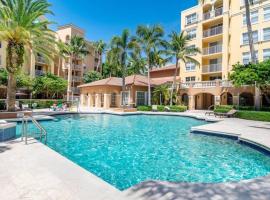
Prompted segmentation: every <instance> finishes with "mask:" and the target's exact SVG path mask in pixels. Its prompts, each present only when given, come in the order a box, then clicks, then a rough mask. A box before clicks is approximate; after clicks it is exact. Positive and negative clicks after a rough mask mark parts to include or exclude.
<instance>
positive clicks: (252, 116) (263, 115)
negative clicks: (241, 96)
mask: <svg viewBox="0 0 270 200" xmlns="http://www.w3.org/2000/svg"><path fill="white" fill-rule="evenodd" d="M236 117H237V118H240V119H247V120H256V121H266V122H270V112H259V111H238V112H237V113H236Z"/></svg>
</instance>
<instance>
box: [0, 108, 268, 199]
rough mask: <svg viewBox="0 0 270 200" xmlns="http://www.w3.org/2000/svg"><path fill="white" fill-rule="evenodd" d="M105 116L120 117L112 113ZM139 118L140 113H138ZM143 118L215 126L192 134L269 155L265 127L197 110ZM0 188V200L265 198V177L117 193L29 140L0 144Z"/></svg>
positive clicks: (148, 185)
mask: <svg viewBox="0 0 270 200" xmlns="http://www.w3.org/2000/svg"><path fill="white" fill-rule="evenodd" d="M107 112H108V111H106V113H107ZM87 113H88V112H87ZM100 113H104V112H103V111H102V112H100ZM56 114H57V113H56ZM110 114H121V115H125V114H124V113H114V112H110ZM129 114H130V113H129ZM140 114H145V113H144V112H140ZM146 114H155V115H179V116H188V117H195V118H198V119H203V118H205V119H206V120H208V121H219V122H217V123H210V124H207V125H202V126H198V127H193V128H192V131H194V132H195V133H202V134H209V133H211V134H212V133H215V134H216V135H220V136H224V135H229V136H233V137H234V138H236V139H239V140H240V141H246V142H248V143H253V144H256V145H259V146H260V147H262V148H264V149H266V150H270V123H269V122H256V121H247V120H241V119H219V118H214V117H213V116H211V117H208V116H207V117H206V116H205V115H204V112H202V111H196V112H186V113H181V114H176V113H173V114H172V113H146ZM221 148H222V147H221ZM0 185H1V190H0V199H3V200H11V199H12V200H13V199H14V200H15V199H31V200H32V199H33V200H39V199H44V200H45V199H49V200H51V199H57V200H58V199H61V200H62V199H63V200H65V199H67V200H69V199H70V200H71V199H72V200H73V199H75V200H77V199H78V200H79V199H80V200H89V199H91V200H92V199H93V200H182V199H190V200H191V199H192V200H193V199H195V200H196V199H205V200H206V199H207V200H208V199H213V200H219V199H229V200H234V199H243V200H249V199H254V200H264V199H265V200H266V199H270V175H269V176H266V177H262V178H258V179H252V180H245V181H240V182H236V183H221V184H192V183H169V182H161V181H146V182H143V183H140V184H138V185H136V186H133V187H131V188H129V189H127V190H125V191H123V192H121V191H119V190H117V189H116V188H114V187H113V186H111V185H109V184H108V183H106V182H105V181H103V180H101V179H100V178H98V177H96V176H95V175H93V174H91V173H90V172H88V171H86V170H84V169H83V168H81V167H79V166H78V165H76V164H74V163H73V162H71V161H69V160H68V159H67V158H65V157H63V156H61V155H60V154H58V153H57V152H55V151H53V150H51V149H50V148H48V147H47V146H45V145H43V144H41V143H38V142H36V141H35V140H32V142H30V144H29V145H24V143H22V142H20V140H19V139H17V140H13V141H10V142H5V143H0Z"/></svg>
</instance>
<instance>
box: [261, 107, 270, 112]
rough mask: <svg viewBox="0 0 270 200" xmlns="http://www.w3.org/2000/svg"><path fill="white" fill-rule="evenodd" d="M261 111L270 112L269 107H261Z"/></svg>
mask: <svg viewBox="0 0 270 200" xmlns="http://www.w3.org/2000/svg"><path fill="white" fill-rule="evenodd" d="M261 111H266V112H270V107H262V108H261Z"/></svg>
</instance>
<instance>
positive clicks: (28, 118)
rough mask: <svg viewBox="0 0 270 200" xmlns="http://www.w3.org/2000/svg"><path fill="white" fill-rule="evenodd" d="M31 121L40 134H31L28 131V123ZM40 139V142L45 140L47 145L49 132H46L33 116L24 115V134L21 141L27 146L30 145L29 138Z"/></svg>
mask: <svg viewBox="0 0 270 200" xmlns="http://www.w3.org/2000/svg"><path fill="white" fill-rule="evenodd" d="M29 121H31V122H32V123H33V124H34V125H35V126H36V127H37V128H38V130H39V133H29V130H28V122H29ZM29 137H30V138H39V140H40V142H42V139H43V138H44V143H45V144H47V132H46V130H45V129H44V128H43V127H42V126H41V125H40V123H39V122H38V121H37V120H36V119H35V118H33V117H32V116H28V115H27V116H26V115H24V116H23V118H22V134H21V141H25V144H27V143H28V138H29Z"/></svg>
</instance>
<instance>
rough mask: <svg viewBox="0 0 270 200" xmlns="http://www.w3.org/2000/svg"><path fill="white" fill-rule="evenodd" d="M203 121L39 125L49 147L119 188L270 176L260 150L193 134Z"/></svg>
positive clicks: (69, 119) (77, 119) (101, 117)
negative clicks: (46, 137) (152, 183)
mask: <svg viewBox="0 0 270 200" xmlns="http://www.w3.org/2000/svg"><path fill="white" fill-rule="evenodd" d="M205 123H206V122H204V121H199V120H195V119H192V118H185V117H176V116H157V115H154V116H149V115H130V116H117V115H107V114H89V115H86V114H85V115H62V116H56V120H55V121H43V122H41V124H42V126H44V127H45V129H46V130H47V132H48V146H49V147H50V148H52V149H54V150H55V151H57V152H58V153H60V154H62V155H63V156H65V157H67V158H68V159H70V160H72V161H73V162H75V163H76V164H78V165H80V166H81V167H83V168H85V169H86V170H88V171H90V172H91V173H93V174H95V175H97V176H98V177H100V178H102V179H103V180H105V181H107V182H108V183H110V184H112V185H114V186H115V187H116V188H118V189H120V190H124V189H127V188H129V187H131V186H133V185H135V184H138V183H141V182H144V181H147V180H163V181H173V182H203V183H216V182H228V181H239V180H243V179H250V178H255V177H260V176H265V175H267V174H269V172H270V157H268V156H266V155H264V154H262V153H261V152H258V151H256V150H254V149H252V148H249V147H247V146H244V145H241V144H238V143H237V141H234V140H230V139H225V138H220V137H213V136H206V135H197V134H190V133H189V132H190V128H191V127H193V126H198V125H202V124H205ZM31 128H33V127H31ZM18 129H20V127H18Z"/></svg>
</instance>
